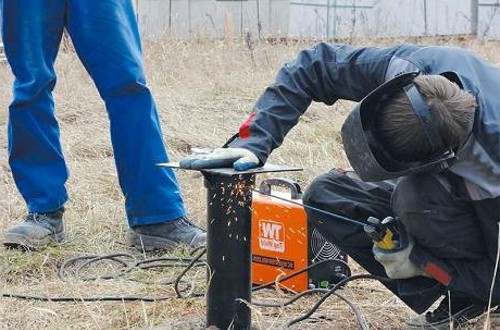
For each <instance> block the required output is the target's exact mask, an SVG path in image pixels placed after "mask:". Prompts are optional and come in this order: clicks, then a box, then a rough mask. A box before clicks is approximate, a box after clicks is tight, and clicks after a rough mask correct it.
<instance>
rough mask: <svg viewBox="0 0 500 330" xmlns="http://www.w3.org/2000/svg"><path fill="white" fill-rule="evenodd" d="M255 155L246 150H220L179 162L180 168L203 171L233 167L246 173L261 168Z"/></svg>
mask: <svg viewBox="0 0 500 330" xmlns="http://www.w3.org/2000/svg"><path fill="white" fill-rule="evenodd" d="M259 164H260V160H259V159H258V158H257V156H255V154H254V153H253V152H251V151H249V150H247V149H244V148H218V149H214V150H213V151H212V152H211V153H208V154H199V155H191V156H188V157H186V158H184V159H183V160H181V161H180V162H179V167H180V168H186V169H193V170H201V169H204V168H216V167H233V168H234V169H235V170H237V171H245V170H248V169H250V168H254V167H257V166H259Z"/></svg>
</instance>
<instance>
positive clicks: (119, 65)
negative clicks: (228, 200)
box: [67, 0, 185, 226]
mask: <svg viewBox="0 0 500 330" xmlns="http://www.w3.org/2000/svg"><path fill="white" fill-rule="evenodd" d="M67 4H68V16H67V29H68V31H69V34H70V36H71V39H72V41H73V44H74V46H75V49H76V51H77V54H78V56H79V57H80V59H81V60H82V62H83V64H84V65H85V67H86V69H87V70H88V72H89V73H90V76H91V77H92V79H93V80H94V82H95V84H96V86H97V88H98V90H99V93H100V95H101V97H102V98H103V100H104V102H105V104H106V109H107V111H108V115H109V119H110V124H111V141H112V144H113V151H114V155H115V162H116V167H117V170H118V177H119V182H120V186H121V188H122V190H123V193H124V195H125V200H126V211H127V215H128V219H129V224H130V225H131V226H135V225H140V224H150V223H158V222H163V221H167V220H173V219H175V218H178V217H180V216H183V215H184V214H185V210H184V206H183V201H182V197H181V193H180V189H179V186H178V183H177V179H176V177H175V175H174V173H173V171H172V170H171V169H166V168H159V167H157V166H155V164H156V163H159V162H166V161H168V156H167V153H166V150H165V147H164V145H163V139H162V133H161V128H160V122H159V118H158V113H157V109H156V105H155V103H154V100H153V97H152V95H151V92H150V91H149V89H148V88H147V86H146V81H145V77H144V70H143V63H142V54H141V44H140V40H139V32H138V28H137V22H136V19H135V13H134V10H133V7H132V3H131V1H130V0H106V1H102V0H71V1H68V2H67Z"/></svg>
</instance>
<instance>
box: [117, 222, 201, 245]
mask: <svg viewBox="0 0 500 330" xmlns="http://www.w3.org/2000/svg"><path fill="white" fill-rule="evenodd" d="M206 241H207V234H206V233H205V232H204V231H203V230H202V229H200V228H198V227H197V226H195V225H194V224H192V223H191V222H190V221H189V220H188V219H187V218H186V217H181V218H178V219H176V220H173V221H168V222H162V223H155V224H152V225H140V226H134V227H133V228H130V229H129V230H128V232H127V244H128V245H129V246H134V247H135V248H136V249H137V250H139V251H146V252H151V251H167V252H168V251H172V250H173V249H175V248H176V247H179V246H184V247H187V248H197V247H200V246H202V245H205V244H206Z"/></svg>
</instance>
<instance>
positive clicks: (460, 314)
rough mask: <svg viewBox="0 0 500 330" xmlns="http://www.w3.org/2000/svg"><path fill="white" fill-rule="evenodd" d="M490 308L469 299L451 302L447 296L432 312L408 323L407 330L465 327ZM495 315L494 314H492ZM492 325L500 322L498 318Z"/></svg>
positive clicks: (461, 298)
mask: <svg viewBox="0 0 500 330" xmlns="http://www.w3.org/2000/svg"><path fill="white" fill-rule="evenodd" d="M487 309H488V306H486V304H484V303H478V302H477V301H474V300H472V299H470V298H467V297H463V296H460V297H454V296H452V299H451V306H450V300H449V298H448V296H446V297H445V298H444V299H443V300H442V301H441V303H440V304H439V306H438V307H437V308H436V309H435V310H433V311H432V312H426V313H425V314H421V315H419V316H417V317H415V318H413V319H411V320H409V321H407V322H406V329H433V330H436V329H437V330H441V329H442V330H445V329H451V327H450V322H451V323H452V324H453V328H457V327H463V326H464V325H465V324H466V323H467V322H469V321H471V320H473V319H476V318H478V317H479V316H481V315H483V314H484V313H485V312H486V310H487ZM492 313H494V312H492ZM491 321H492V323H493V322H498V321H499V320H498V318H493V317H492V318H491Z"/></svg>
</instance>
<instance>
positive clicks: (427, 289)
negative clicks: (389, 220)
mask: <svg viewBox="0 0 500 330" xmlns="http://www.w3.org/2000/svg"><path fill="white" fill-rule="evenodd" d="M392 188H393V185H392V184H391V183H388V182H382V183H377V184H373V183H365V182H362V181H360V180H358V179H357V178H356V177H355V176H354V174H353V173H352V172H348V174H346V173H342V172H339V171H337V170H332V171H330V172H328V173H326V174H323V175H321V176H319V177H317V178H316V179H315V180H314V181H313V182H312V183H311V184H310V185H309V187H308V189H307V191H306V193H305V194H304V204H306V205H310V206H313V207H315V208H319V209H322V210H325V211H329V212H332V213H336V214H340V215H342V216H345V217H348V218H351V219H353V220H357V221H361V222H365V221H366V219H367V218H368V217H369V216H374V217H376V218H379V219H384V218H385V217H387V216H390V215H393V211H392V209H391V207H390V199H391V195H392ZM306 212H307V216H308V220H309V222H310V223H311V224H312V225H314V226H315V227H316V228H317V229H318V230H319V231H320V233H321V234H322V235H323V236H324V237H325V238H326V239H327V240H329V241H331V242H332V243H334V244H336V245H338V246H339V247H340V248H341V249H342V250H343V251H344V252H346V253H347V254H348V255H349V256H350V257H351V258H352V259H354V260H355V261H356V262H357V263H358V264H360V265H361V266H362V267H363V268H365V269H366V270H367V271H368V272H369V273H370V274H373V275H377V276H386V274H385V270H384V268H383V266H382V265H381V264H380V263H379V262H377V261H376V260H375V259H374V256H373V252H372V247H373V242H372V241H371V240H370V239H369V238H368V236H367V235H366V233H365V232H364V230H363V227H362V226H361V225H357V224H353V223H349V222H346V221H342V220H337V219H334V218H333V217H330V216H328V215H325V214H323V213H321V212H316V211H314V210H311V209H307V208H306ZM383 284H384V285H385V286H386V287H387V288H388V289H389V290H391V291H392V292H393V293H394V294H396V295H397V296H398V297H399V298H400V299H401V300H403V301H404V302H405V303H406V304H407V305H408V306H409V307H410V308H412V309H413V310H415V311H416V312H418V313H421V312H423V311H425V310H426V309H427V308H429V307H430V306H431V305H432V304H433V303H434V302H435V301H436V300H437V299H438V298H439V297H440V296H441V294H442V293H443V291H444V290H443V287H442V286H441V285H440V284H439V283H437V282H436V281H434V280H432V279H428V278H425V277H416V278H412V279H408V280H390V281H387V282H384V283H383Z"/></svg>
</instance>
